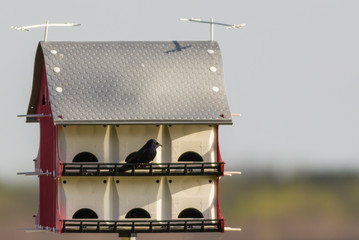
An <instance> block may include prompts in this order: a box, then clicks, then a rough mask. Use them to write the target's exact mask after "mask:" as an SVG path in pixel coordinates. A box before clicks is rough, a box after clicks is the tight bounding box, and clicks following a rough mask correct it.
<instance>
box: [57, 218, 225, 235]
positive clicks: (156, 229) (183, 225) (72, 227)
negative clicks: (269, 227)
mask: <svg viewBox="0 0 359 240" xmlns="http://www.w3.org/2000/svg"><path fill="white" fill-rule="evenodd" d="M61 221H62V233H120V234H127V233H128V234H130V233H169V232H223V231H224V220H223V219H198V220H136V221H121V220H120V221H112V220H109V221H104V220H101V221H97V220H61Z"/></svg>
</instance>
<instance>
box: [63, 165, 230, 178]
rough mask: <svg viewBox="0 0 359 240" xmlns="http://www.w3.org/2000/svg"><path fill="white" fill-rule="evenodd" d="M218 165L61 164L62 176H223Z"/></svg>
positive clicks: (220, 166)
mask: <svg viewBox="0 0 359 240" xmlns="http://www.w3.org/2000/svg"><path fill="white" fill-rule="evenodd" d="M223 164H224V163H223V162H219V163H210V162H208V163H150V164H142V165H140V166H138V164H130V163H62V164H61V168H62V176H184V175H189V176H196V175H215V176H222V175H223Z"/></svg>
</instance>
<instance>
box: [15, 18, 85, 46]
mask: <svg viewBox="0 0 359 240" xmlns="http://www.w3.org/2000/svg"><path fill="white" fill-rule="evenodd" d="M77 26H81V24H79V23H52V24H50V23H49V20H47V21H46V23H45V24H38V25H31V26H24V27H17V26H11V28H12V29H15V30H19V31H30V30H29V29H31V28H39V27H45V36H44V41H45V42H46V41H47V33H48V31H49V27H77Z"/></svg>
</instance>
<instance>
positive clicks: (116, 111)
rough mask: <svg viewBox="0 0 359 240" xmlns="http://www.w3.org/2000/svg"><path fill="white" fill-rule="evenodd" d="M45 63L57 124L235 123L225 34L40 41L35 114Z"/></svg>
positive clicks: (33, 98)
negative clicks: (219, 37) (220, 37)
mask: <svg viewBox="0 0 359 240" xmlns="http://www.w3.org/2000/svg"><path fill="white" fill-rule="evenodd" d="M43 66H45V68H46V77H47V83H48V89H49V97H50V102H51V109H52V116H53V118H54V123H55V124H231V123H232V118H231V113H230V110H229V107H228V102H227V97H226V93H225V85H224V76H223V65H222V56H221V52H220V49H219V46H218V43H217V42H210V41H183V42H182V41H181V42H177V41H167V42H40V44H39V47H38V50H37V54H36V59H35V69H34V79H33V89H32V94H31V99H30V104H29V108H28V114H34V113H36V107H37V102H38V97H39V92H40V89H39V88H40V83H41V72H42V67H43ZM61 115H62V116H63V118H61V117H60V116H61ZM35 120H36V119H34V118H30V117H28V118H27V121H28V122H32V121H35Z"/></svg>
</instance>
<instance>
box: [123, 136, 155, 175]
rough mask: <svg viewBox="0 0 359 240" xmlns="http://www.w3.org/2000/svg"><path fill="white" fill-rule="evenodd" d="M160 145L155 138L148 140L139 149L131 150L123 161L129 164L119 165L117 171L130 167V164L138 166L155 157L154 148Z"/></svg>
mask: <svg viewBox="0 0 359 240" xmlns="http://www.w3.org/2000/svg"><path fill="white" fill-rule="evenodd" d="M160 146H162V145H161V144H159V143H158V142H157V141H156V140H155V139H150V140H148V141H147V142H146V144H145V145H144V146H143V147H142V148H141V149H140V150H138V151H137V152H133V153H131V154H130V155H128V156H127V157H126V159H125V162H126V163H131V164H130V165H124V166H122V167H120V168H119V169H118V171H120V172H123V171H126V170H129V169H132V167H131V166H132V165H135V166H136V167H138V166H140V165H141V164H143V163H149V162H151V161H152V160H153V159H154V158H155V157H156V154H157V152H156V149H157V148H158V147H160Z"/></svg>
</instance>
